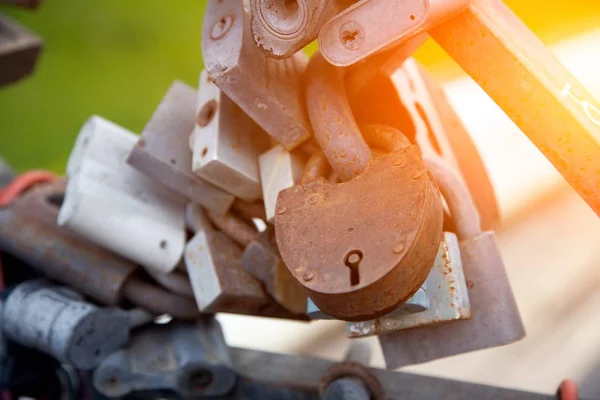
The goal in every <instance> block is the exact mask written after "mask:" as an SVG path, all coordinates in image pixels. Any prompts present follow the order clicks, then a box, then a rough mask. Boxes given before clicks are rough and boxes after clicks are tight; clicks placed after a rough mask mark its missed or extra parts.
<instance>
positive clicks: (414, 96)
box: [347, 55, 500, 230]
mask: <svg viewBox="0 0 600 400" xmlns="http://www.w3.org/2000/svg"><path fill="white" fill-rule="evenodd" d="M377 57H379V56H377ZM394 57H395V56H394V55H392V56H391V57H390V58H389V59H388V60H386V62H385V63H384V64H383V66H381V67H379V69H378V71H377V73H376V75H375V76H374V77H373V78H372V79H371V80H370V81H366V82H364V81H363V82H354V83H352V84H351V83H348V87H347V89H348V91H349V92H351V91H353V90H354V91H355V92H356V94H355V95H354V96H350V97H349V98H350V103H351V105H352V110H353V112H354V116H355V117H356V120H357V121H358V123H359V124H374V123H377V124H387V125H391V126H393V127H395V128H396V129H398V130H400V131H401V132H402V133H403V134H405V135H406V136H408V137H410V139H411V140H412V141H413V142H414V143H416V144H418V145H419V147H420V149H421V151H422V153H423V157H424V158H428V159H438V160H441V161H443V162H444V164H445V165H447V166H448V167H450V168H452V169H453V170H454V171H455V172H456V173H458V174H459V179H461V180H463V181H464V182H465V183H466V185H467V187H468V188H469V191H470V192H471V194H472V196H473V199H474V201H475V204H476V205H477V209H478V210H479V214H480V215H481V223H482V226H483V228H484V229H488V230H492V229H494V228H495V227H496V226H497V225H498V222H499V219H500V215H499V213H500V212H499V208H498V204H497V201H496V197H495V194H494V188H493V186H492V184H491V181H490V178H489V175H488V174H487V171H486V168H485V165H484V163H483V161H482V159H481V157H480V155H479V153H478V152H477V149H476V148H475V145H474V144H473V141H472V140H471V137H470V136H469V134H468V132H467V131H466V129H465V127H464V125H463V124H462V122H461V121H460V120H459V118H458V116H457V115H456V113H455V112H454V110H453V109H452V107H451V105H450V104H449V102H448V100H447V98H446V96H445V95H444V92H443V90H442V88H441V87H440V85H439V84H437V83H436V82H435V81H434V80H433V79H432V78H431V77H430V76H429V74H427V72H426V71H425V70H424V69H423V68H422V67H421V66H419V65H418V64H417V63H416V61H414V60H413V59H409V60H407V61H406V62H404V63H403V64H402V63H401V65H398V60H395V59H394ZM400 61H404V59H403V58H402V59H401V60H400ZM368 63H369V61H367V64H368ZM352 85H354V87H355V88H353V87H352ZM382 98H383V99H385V101H382V102H380V103H379V104H380V106H379V107H371V106H370V104H373V102H374V101H379V100H380V99H382ZM363 135H364V132H363ZM367 142H368V140H367Z"/></svg>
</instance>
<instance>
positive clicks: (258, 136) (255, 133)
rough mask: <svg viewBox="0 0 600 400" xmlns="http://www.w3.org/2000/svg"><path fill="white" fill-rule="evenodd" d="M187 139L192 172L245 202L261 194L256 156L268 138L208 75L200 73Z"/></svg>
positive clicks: (266, 147) (267, 146) (267, 141)
mask: <svg viewBox="0 0 600 400" xmlns="http://www.w3.org/2000/svg"><path fill="white" fill-rule="evenodd" d="M196 112H197V118H196V124H195V125H194V128H193V133H192V138H191V141H192V143H193V151H192V154H193V155H192V170H193V171H194V174H196V175H198V176H200V177H202V178H204V179H206V180H207V181H209V182H211V183H213V184H214V185H215V186H218V187H219V188H221V189H223V190H225V191H227V192H228V193H231V194H233V195H235V196H236V197H238V198H241V199H243V200H246V201H254V200H257V199H259V198H260V197H261V186H260V175H259V171H258V156H259V155H260V154H261V153H263V152H264V151H266V150H267V149H268V148H269V137H268V136H267V135H266V134H265V132H264V131H263V130H262V129H261V128H260V127H259V126H258V125H256V122H254V121H253V120H252V119H251V118H250V117H249V116H248V115H247V114H246V113H245V112H244V111H242V110H241V109H240V107H238V105H237V104H235V103H234V102H233V101H232V100H231V99H230V98H229V97H227V95H226V94H224V93H223V92H222V91H221V90H220V89H219V88H218V87H217V86H216V85H215V84H214V82H213V81H212V80H211V79H210V78H209V77H208V75H207V73H206V71H202V73H201V74H200V84H199V88H198V95H197V104H196Z"/></svg>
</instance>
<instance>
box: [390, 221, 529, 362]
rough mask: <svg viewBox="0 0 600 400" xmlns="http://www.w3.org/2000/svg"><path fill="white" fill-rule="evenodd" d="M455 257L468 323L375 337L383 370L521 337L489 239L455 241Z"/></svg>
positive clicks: (486, 234) (507, 285)
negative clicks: (463, 287) (464, 284)
mask: <svg viewBox="0 0 600 400" xmlns="http://www.w3.org/2000/svg"><path fill="white" fill-rule="evenodd" d="M460 253H461V256H462V262H463V267H464V273H465V277H466V279H467V288H468V290H469V300H470V302H471V304H472V305H473V307H472V310H471V312H472V318H471V319H469V320H464V321H456V322H451V323H447V324H443V325H437V326H429V327H422V328H420V329H409V330H405V331H400V332H396V333H392V334H387V335H381V336H380V337H379V342H380V343H381V348H382V349H383V354H384V357H385V361H386V365H387V367H388V368H390V369H396V368H399V367H401V366H404V365H408V364H417V363H422V362H427V361H431V360H434V359H437V358H442V357H448V356H451V355H456V354H461V353H466V352H470V351H476V350H481V349H487V348H490V347H496V346H502V345H506V344H510V343H513V342H515V341H518V340H520V339H522V338H523V337H524V336H525V328H524V327H523V322H522V321H521V317H520V315H519V310H518V308H517V304H516V302H515V298H514V295H513V292H512V289H511V287H510V282H509V280H508V276H507V274H506V270H505V268H504V265H503V263H502V258H501V257H500V252H499V250H498V246H497V244H496V239H495V235H494V234H493V233H492V232H484V233H482V234H480V235H479V236H477V237H474V238H471V239H468V240H463V241H461V242H460Z"/></svg>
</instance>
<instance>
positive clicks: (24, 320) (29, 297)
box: [2, 280, 130, 370]
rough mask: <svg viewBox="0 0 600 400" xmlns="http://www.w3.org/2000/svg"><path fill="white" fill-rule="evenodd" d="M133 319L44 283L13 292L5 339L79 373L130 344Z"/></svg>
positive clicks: (28, 284) (4, 316)
mask: <svg viewBox="0 0 600 400" xmlns="http://www.w3.org/2000/svg"><path fill="white" fill-rule="evenodd" d="M129 319H130V317H129V315H128V314H127V313H125V312H123V311H121V310H118V309H109V308H98V307H96V306H93V305H91V304H89V303H86V302H85V301H84V300H83V298H82V297H81V296H80V295H79V294H78V293H76V292H74V291H73V290H71V289H69V288H66V287H62V286H56V285H53V284H51V283H49V282H47V281H45V280H34V281H27V282H25V283H22V284H20V285H19V286H17V287H16V288H15V289H13V290H12V291H11V292H10V294H9V296H8V298H7V299H6V301H5V303H4V307H3V310H2V330H3V331H4V333H5V334H6V337H7V338H9V339H12V340H14V341H16V342H18V343H20V344H22V345H24V346H27V347H33V348H36V349H38V350H41V351H43V352H46V353H48V354H51V355H52V356H54V357H56V358H57V359H59V360H62V361H66V362H69V363H72V364H73V365H74V366H75V367H77V368H79V369H84V370H88V369H92V368H94V367H95V366H96V365H97V364H98V363H99V362H100V361H102V359H104V358H105V357H106V356H108V355H109V354H110V353H112V352H113V351H115V350H117V349H118V348H119V347H121V346H123V345H124V344H125V343H127V340H128V339H129V325H130V322H129Z"/></svg>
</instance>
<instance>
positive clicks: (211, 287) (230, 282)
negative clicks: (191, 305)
mask: <svg viewBox="0 0 600 400" xmlns="http://www.w3.org/2000/svg"><path fill="white" fill-rule="evenodd" d="M241 256H242V251H241V249H240V248H239V247H238V246H237V245H236V244H235V243H233V242H232V241H231V239H229V238H228V237H227V236H226V235H225V234H223V233H221V232H217V231H209V230H207V231H200V232H197V233H196V235H195V236H194V237H193V238H192V239H191V240H190V241H189V243H188V244H187V245H186V249H185V264H186V268H187V271H188V275H189V277H190V282H191V284H192V288H193V290H194V295H195V297H196V303H197V304H198V308H199V309H200V311H202V312H206V313H215V312H231V313H239V314H257V313H258V312H259V310H260V309H261V308H262V307H264V306H265V304H267V301H268V300H267V297H266V295H265V293H264V291H263V289H262V287H261V285H260V283H259V282H258V281H257V280H256V279H254V278H253V277H252V276H251V275H250V274H249V273H248V272H246V271H245V270H244V269H243V268H242V266H241V264H240V258H241Z"/></svg>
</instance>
